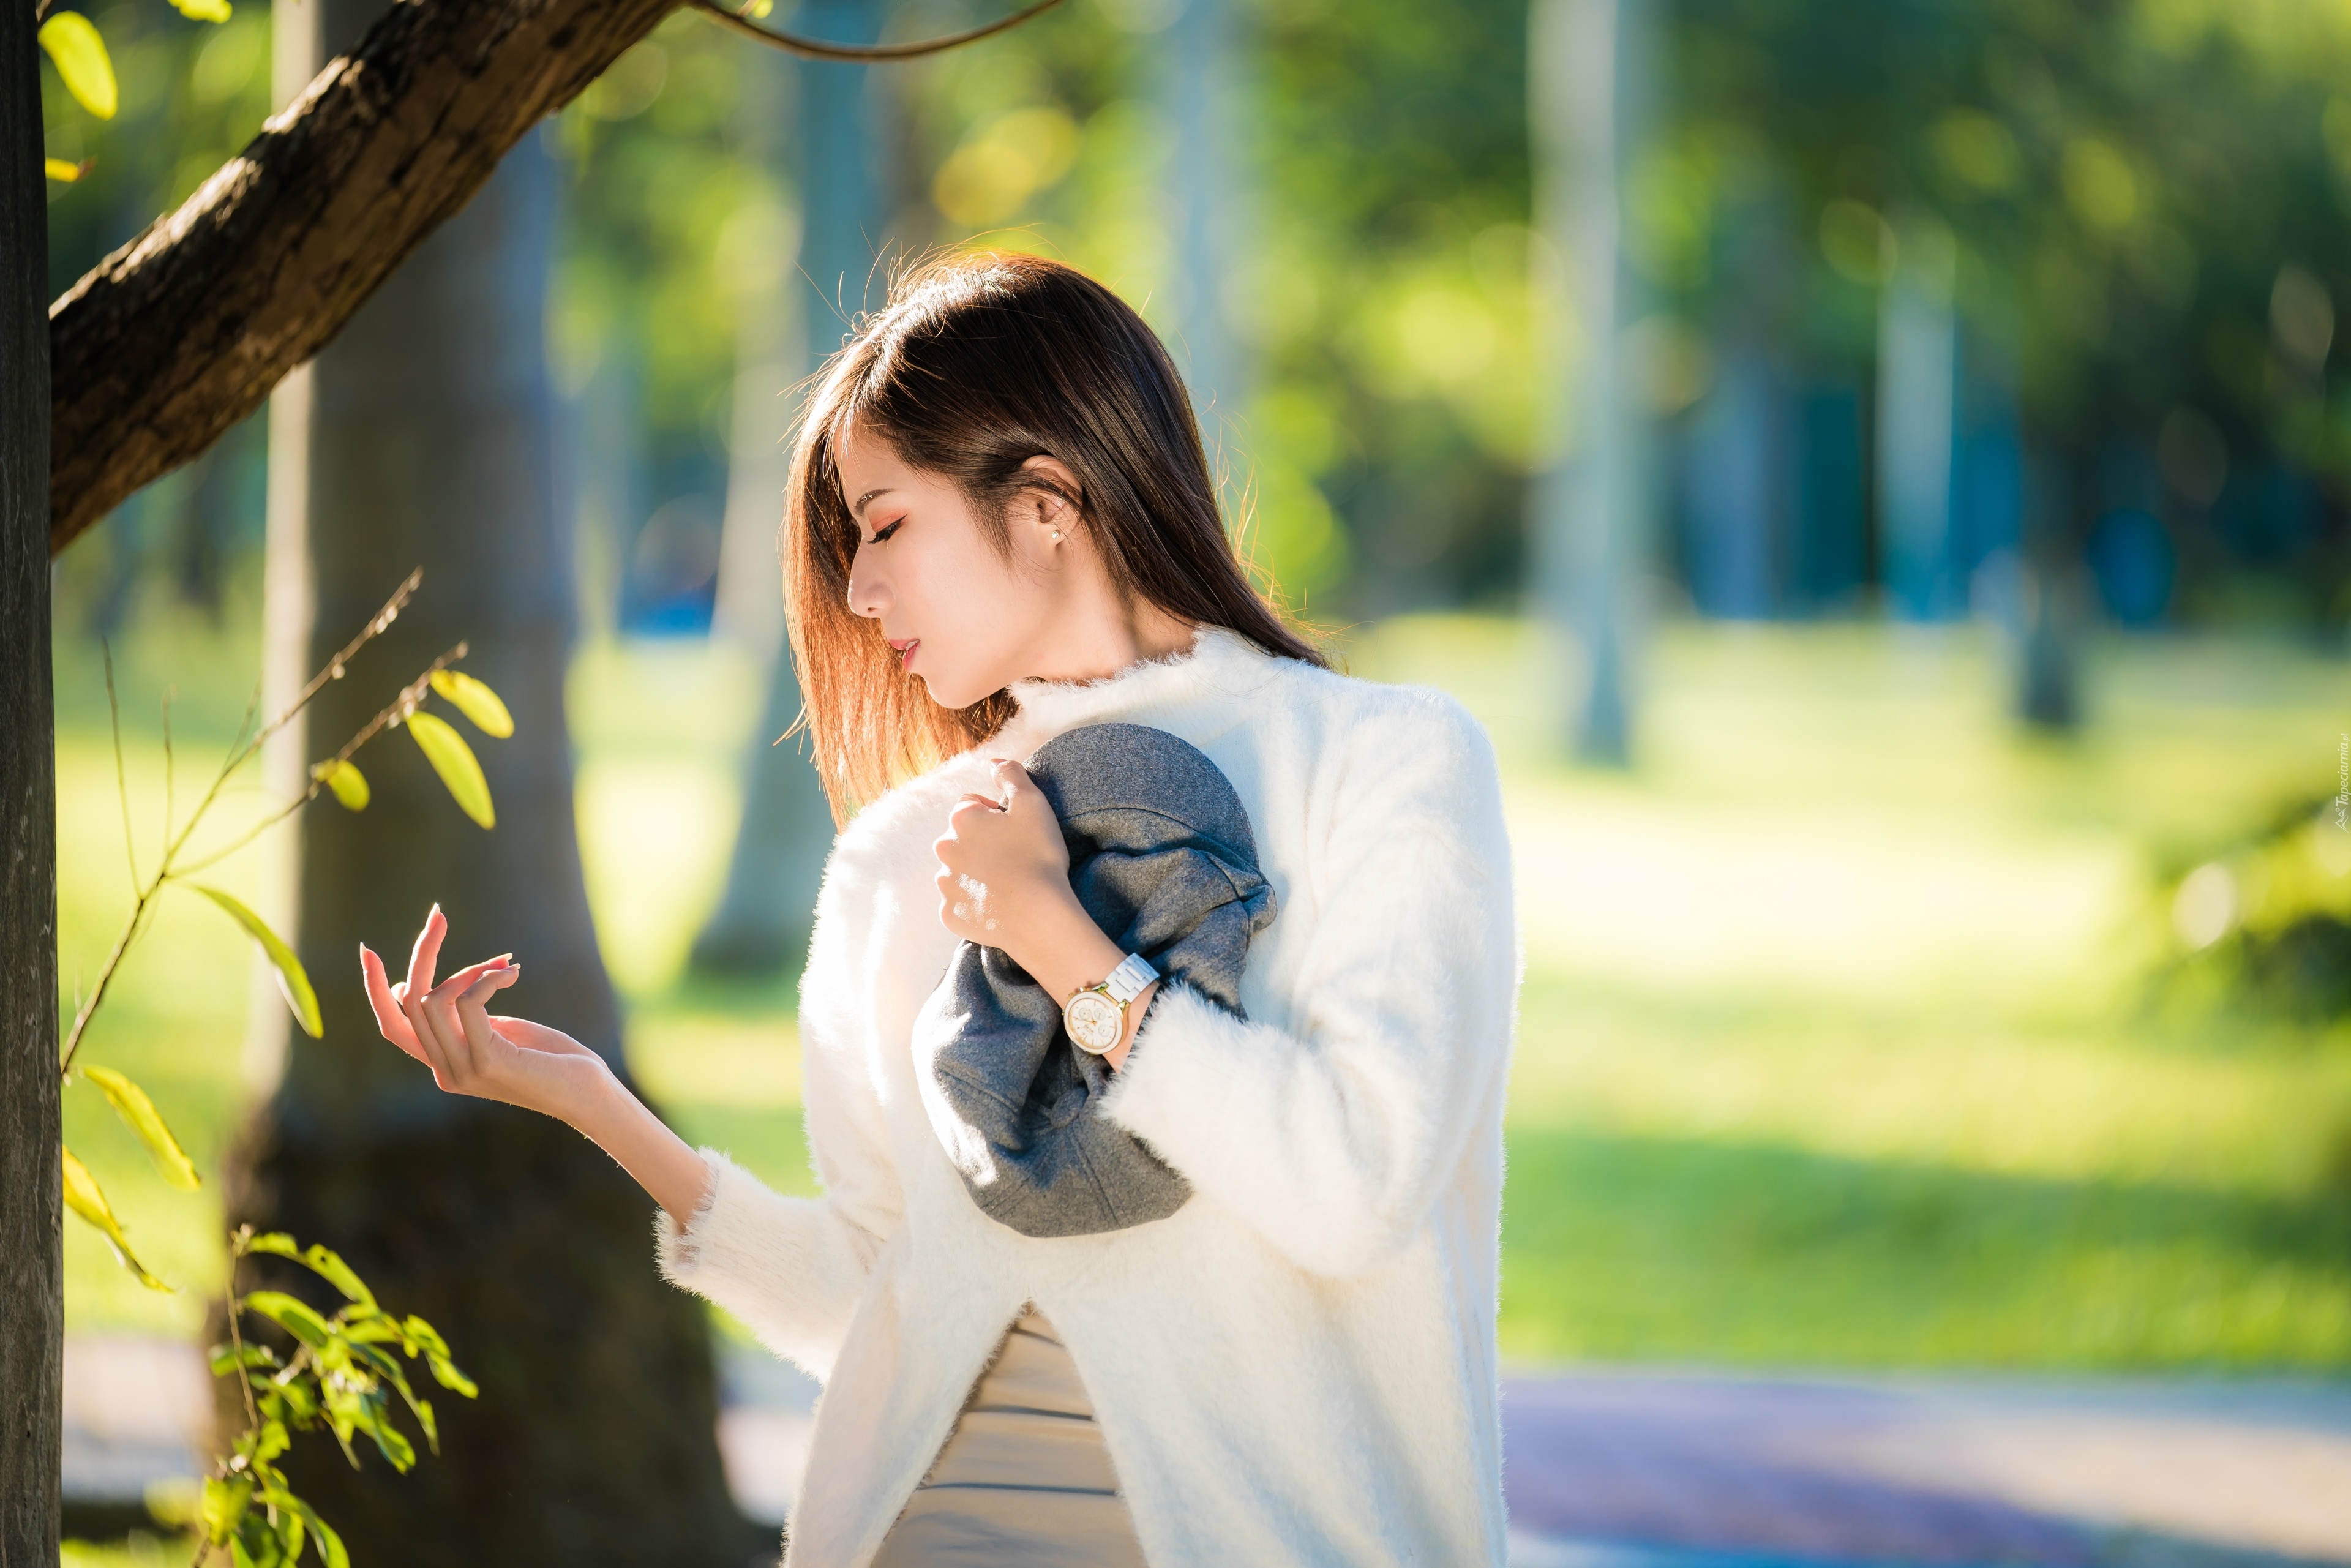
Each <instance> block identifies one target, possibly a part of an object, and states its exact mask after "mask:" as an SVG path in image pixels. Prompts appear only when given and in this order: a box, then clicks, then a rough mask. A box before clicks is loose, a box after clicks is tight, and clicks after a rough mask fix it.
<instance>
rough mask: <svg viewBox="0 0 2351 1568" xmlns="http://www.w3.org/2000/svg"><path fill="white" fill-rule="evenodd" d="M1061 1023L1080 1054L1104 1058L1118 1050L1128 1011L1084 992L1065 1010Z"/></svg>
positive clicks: (1062, 1010) (1096, 994) (1063, 1010)
mask: <svg viewBox="0 0 2351 1568" xmlns="http://www.w3.org/2000/svg"><path fill="white" fill-rule="evenodd" d="M1061 1023H1062V1026H1063V1027H1064V1028H1066V1029H1067V1030H1069V1031H1070V1039H1071V1040H1072V1041H1074V1042H1075V1043H1076V1045H1077V1047H1078V1049H1079V1050H1080V1051H1087V1052H1090V1053H1091V1054H1092V1055H1095V1056H1100V1055H1102V1053H1103V1052H1105V1051H1115V1050H1116V1049H1117V1048H1118V1040H1119V1036H1121V1035H1123V1034H1124V1033H1125V1032H1126V1009H1124V1008H1123V1007H1120V1006H1119V1005H1118V1004H1117V1003H1116V1002H1114V1001H1112V1000H1111V999H1110V998H1108V997H1106V996H1104V995H1102V993H1101V992H1100V991H1080V992H1079V993H1078V994H1077V995H1076V996H1074V997H1071V998H1070V1005H1069V1006H1067V1007H1065V1008H1063V1009H1061Z"/></svg>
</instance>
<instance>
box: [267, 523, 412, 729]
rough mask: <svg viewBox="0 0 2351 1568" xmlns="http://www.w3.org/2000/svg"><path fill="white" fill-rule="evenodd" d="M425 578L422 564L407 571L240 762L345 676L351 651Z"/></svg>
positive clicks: (391, 618)
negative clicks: (396, 585)
mask: <svg viewBox="0 0 2351 1568" xmlns="http://www.w3.org/2000/svg"><path fill="white" fill-rule="evenodd" d="M423 580H424V569H423V567H421V566H420V567H418V568H417V569H416V570H413V571H412V572H410V573H409V574H408V578H407V580H406V581H404V582H402V584H401V585H400V586H399V587H398V588H395V589H393V590H392V597H391V598H390V599H387V600H385V601H383V608H382V609H381V610H379V611H377V612H375V614H374V616H373V618H371V620H370V621H369V622H368V623H367V624H366V625H364V626H362V627H360V634H359V635H358V636H356V637H354V638H352V639H351V640H350V642H348V643H344V644H343V651H342V652H341V653H337V654H336V655H335V656H334V657H333V658H331V659H329V660H328V661H327V667H326V668H325V669H323V670H320V671H319V673H318V674H315V675H312V676H311V677H310V681H309V684H308V685H306V686H304V687H303V688H302V689H301V691H299V692H298V693H297V694H296V695H295V697H294V700H293V702H291V703H290V704H288V705H287V708H286V711H285V712H284V713H281V714H279V715H278V716H277V717H276V718H273V719H271V720H270V721H269V722H268V724H266V725H265V726H264V727H262V730H261V732H260V733H259V734H258V735H256V736H255V737H253V739H252V741H251V743H250V744H248V745H247V746H246V748H245V751H244V753H243V755H242V756H240V757H239V758H237V760H238V761H240V762H241V761H243V760H244V759H245V758H246V757H250V756H252V755H253V754H254V753H255V752H256V751H258V750H260V749H261V744H262V742H264V741H266V740H267V739H268V738H269V737H271V736H273V735H276V734H277V732H278V731H279V730H281V729H283V728H285V727H286V726H287V724H288V723H289V722H291V720H292V719H293V717H294V716H295V715H296V714H298V713H300V712H301V711H302V710H303V709H304V708H306V707H308V706H310V699H311V698H312V697H315V696H317V695H319V693H320V692H321V691H324V690H325V689H326V685H327V683H328V682H329V681H340V680H341V679H342V678H343V666H344V665H346V664H350V662H351V655H352V654H354V653H358V652H359V651H360V649H361V648H364V647H366V646H367V645H368V643H371V642H372V641H373V640H374V639H375V638H376V637H377V636H378V635H379V634H381V632H382V631H383V629H384V628H385V627H387V626H389V625H391V624H392V622H395V621H397V620H399V619H400V612H402V610H405V609H406V608H407V607H408V601H409V600H410V598H411V597H413V595H414V594H415V592H416V587H417V584H419V583H421V582H423Z"/></svg>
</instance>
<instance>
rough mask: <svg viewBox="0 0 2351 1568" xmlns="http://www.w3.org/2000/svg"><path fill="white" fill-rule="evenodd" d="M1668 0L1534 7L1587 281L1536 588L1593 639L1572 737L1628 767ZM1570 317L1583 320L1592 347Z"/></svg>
mask: <svg viewBox="0 0 2351 1568" xmlns="http://www.w3.org/2000/svg"><path fill="white" fill-rule="evenodd" d="M1654 6H1655V0H1538V4H1536V5H1534V7H1533V8H1532V9H1531V11H1530V12H1529V14H1528V29H1529V37H1528V49H1527V56H1528V69H1529V73H1530V75H1529V83H1528V89H1529V90H1528V111H1529V119H1530V120H1531V127H1532V131H1533V143H1534V168H1535V210H1536V214H1537V217H1536V221H1537V224H1538V226H1540V227H1541V230H1542V231H1543V233H1544V234H1545V235H1548V236H1549V237H1550V239H1551V240H1552V245H1553V246H1554V247H1555V248H1556V251H1557V253H1558V254H1559V255H1560V256H1563V257H1566V258H1567V259H1568V264H1569V271H1570V274H1571V282H1570V285H1569V286H1570V287H1572V288H1573V300H1572V301H1569V300H1562V301H1561V308H1558V309H1557V310H1556V318H1555V319H1556V320H1557V321H1558V322H1559V323H1560V325H1559V327H1558V328H1556V329H1554V335H1553V338H1552V343H1551V355H1550V357H1551V361H1552V366H1551V370H1550V372H1549V373H1550V374H1552V375H1553V376H1556V377H1558V378H1560V380H1561V382H1562V383H1563V384H1562V386H1561V387H1560V388H1559V392H1558V395H1557V396H1556V397H1555V398H1554V399H1553V400H1552V401H1553V406H1554V407H1555V408H1556V409H1557V411H1558V413H1557V415H1556V417H1557V418H1558V419H1559V421H1560V422H1561V423H1560V426H1559V430H1558V445H1559V446H1560V448H1561V449H1562V451H1563V452H1564V453H1565V455H1564V457H1563V458H1562V459H1561V460H1559V461H1558V462H1557V463H1556V464H1555V465H1554V466H1553V467H1552V469H1551V470H1550V471H1549V472H1548V473H1545V474H1542V475H1540V476H1537V478H1536V481H1535V483H1534V485H1533V486H1531V488H1530V492H1529V493H1530V496H1531V501H1532V507H1533V517H1531V526H1530V528H1529V535H1530V539H1529V544H1530V551H1529V553H1530V554H1531V557H1532V560H1533V567H1534V570H1533V573H1532V577H1533V581H1532V584H1531V588H1532V594H1531V597H1532V599H1533V601H1534V608H1535V609H1536V610H1537V612H1539V613H1540V614H1541V617H1542V618H1543V619H1545V620H1547V621H1549V622H1551V623H1552V625H1553V626H1554V627H1555V628H1556V629H1557V630H1558V631H1559V632H1561V633H1562V643H1568V642H1571V641H1572V642H1573V644H1574V645H1576V646H1578V647H1580V648H1581V650H1582V652H1583V667H1582V670H1581V671H1580V672H1579V673H1578V674H1577V676H1576V685H1577V686H1578V687H1579V690H1578V694H1577V701H1576V703H1575V711H1574V713H1573V716H1572V717H1571V719H1570V722H1569V726H1568V738H1569V743H1570V745H1571V746H1572V747H1573V750H1574V753H1575V755H1576V756H1577V758H1580V759H1582V760H1583V761H1585V762H1588V763H1592V764H1594V765H1596V766H1602V767H1616V768H1621V767H1624V766H1625V764H1626V763H1627V761H1628V760H1629V758H1630V755H1631V750H1632V746H1633V735H1632V731H1633V703H1634V690H1635V655H1636V654H1637V653H1638V651H1639V645H1640V641H1641V637H1642V633H1643V629H1644V616H1643V612H1642V606H1641V604H1640V601H1639V597H1638V594H1639V590H1638V581H1639V576H1640V573H1641V571H1642V570H1643V568H1644V567H1645V566H1646V563H1647V559H1648V553H1649V549H1650V544H1649V538H1650V516H1651V510H1652V508H1653V507H1654V505H1655V483H1656V482H1655V476H1654V474H1653V472H1652V468H1651V464H1652V456H1653V451H1652V444H1653V441H1654V432H1653V431H1652V430H1651V428H1650V421H1649V419H1648V418H1647V416H1646V410H1645V409H1644V407H1643V404H1642V401H1641V398H1640V395H1639V392H1638V388H1637V387H1636V385H1635V377H1634V373H1633V371H1634V367H1633V366H1632V365H1631V364H1630V362H1629V359H1628V356H1627V355H1626V353H1625V342H1624V339H1625V329H1626V328H1627V327H1629V326H1630V325H1631V324H1632V323H1633V321H1634V320H1635V319H1637V318H1638V317H1639V315H1640V307H1639V302H1638V298H1637V295H1638V291H1639V277H1638V274H1637V272H1636V270H1635V268H1634V267H1633V266H1632V264H1631V261H1630V259H1629V257H1628V256H1626V254H1625V245H1624V236H1623V235H1622V233H1621V229H1622V224H1623V214H1624V211H1625V195H1624V192H1625V187H1626V184H1627V182H1628V180H1629V178H1630V172H1631V170H1632V167H1633V164H1634V162H1635V159H1636V157H1637V155H1638V153H1639V152H1640V150H1641V147H1642V145H1643V142H1644V141H1645V139H1646V135H1647V125H1648V120H1649V116H1650V113H1651V109H1652V105H1651V103H1650V96H1651V95H1650V86H1651V81H1650V78H1651V71H1652V57H1653V49H1654V45H1653V42H1652V39H1651V37H1650V34H1651V32H1652V30H1653V28H1654V27H1655V26H1656V21H1655V18H1654V16H1653V15H1652V12H1653V10H1654ZM1537 281H1538V283H1539V285H1540V284H1541V283H1542V282H1543V280H1541V279H1538V280H1537ZM1552 287H1557V286H1556V285H1552ZM1570 323H1581V324H1582V330H1581V334H1580V335H1581V337H1582V339H1583V347H1582V349H1581V350H1575V349H1574V348H1573V346H1572V344H1571V340H1570V338H1569V335H1568V332H1567V330H1566V329H1565V328H1566V326H1567V324H1570ZM1579 353H1580V356H1581V357H1580V362H1579ZM1562 684H1565V683H1562Z"/></svg>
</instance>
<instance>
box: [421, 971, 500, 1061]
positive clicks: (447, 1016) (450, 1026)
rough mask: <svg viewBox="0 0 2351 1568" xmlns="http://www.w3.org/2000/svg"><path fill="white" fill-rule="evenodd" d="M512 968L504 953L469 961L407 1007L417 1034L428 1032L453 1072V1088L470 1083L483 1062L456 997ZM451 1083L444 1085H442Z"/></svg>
mask: <svg viewBox="0 0 2351 1568" xmlns="http://www.w3.org/2000/svg"><path fill="white" fill-rule="evenodd" d="M509 967H512V966H510V965H509V964H508V963H507V958H506V956H499V957H496V958H490V959H486V960H485V961H484V962H482V963H479V964H468V965H466V966H465V967H464V968H462V969H460V970H458V971H457V972H456V973H455V974H454V975H452V976H450V977H448V978H447V979H445V980H444V981H442V982H441V983H440V984H439V985H437V986H435V987H434V988H432V989H431V990H430V991H427V992H425V993H424V995H423V997H421V998H417V999H416V1000H414V1001H413V1002H412V1003H411V1004H410V1006H409V1009H408V1015H409V1018H410V1019H411V1020H412V1021H413V1023H414V1024H415V1026H416V1032H417V1034H418V1036H419V1037H420V1038H421V1037H423V1036H424V1035H425V1034H426V1033H427V1031H430V1033H431V1036H432V1039H433V1042H434V1044H435V1045H437V1046H438V1047H439V1048H440V1050H439V1053H438V1055H439V1061H440V1062H441V1063H444V1064H445V1065H446V1067H447V1068H448V1070H449V1071H450V1072H451V1073H452V1074H454V1075H455V1085H454V1086H455V1087H459V1088H464V1087H465V1086H466V1085H467V1084H469V1083H470V1082H471V1081H472V1079H473V1078H474V1076H475V1073H476V1072H477V1071H479V1069H480V1067H481V1065H482V1062H481V1059H480V1057H479V1056H478V1055H477V1054H476V1052H475V1049H474V1047H475V1043H476V1041H475V1039H474V1038H473V1037H472V1036H470V1035H469V1034H468V1033H467V1032H466V1030H465V1022H464V1020H463V1019H460V1018H459V1017H458V1016H457V998H459V997H461V996H463V995H465V992H466V991H468V990H469V989H471V988H473V987H475V985H477V984H479V983H480V981H481V979H482V977H483V976H485V975H488V974H493V973H498V972H502V971H503V970H504V969H507V968H509ZM452 1086H453V1085H451V1084H444V1085H443V1087H444V1088H447V1087H452Z"/></svg>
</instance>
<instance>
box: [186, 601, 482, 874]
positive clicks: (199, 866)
mask: <svg viewBox="0 0 2351 1568" xmlns="http://www.w3.org/2000/svg"><path fill="white" fill-rule="evenodd" d="M464 657H465V643H458V644H457V645H456V646H455V647H454V648H452V649H450V650H449V651H448V652H447V653H444V654H442V655H441V656H440V657H439V658H437V659H435V660H434V661H433V663H432V664H429V665H427V666H426V667H425V670H424V673H423V674H421V675H419V676H417V677H416V679H414V680H413V681H411V682H410V683H409V684H408V685H405V686H402V688H401V691H400V695H398V696H396V697H394V698H392V701H391V702H389V703H387V704H386V705H384V706H383V708H382V710H381V712H379V713H378V714H377V715H376V716H374V717H373V718H371V719H370V720H368V722H367V725H366V727H364V728H362V729H361V730H360V732H359V733H358V734H357V735H355V736H353V737H351V738H350V741H349V742H347V743H346V744H345V745H344V747H343V748H342V749H341V750H340V751H338V752H336V753H335V755H334V756H332V757H330V758H328V759H327V760H326V761H324V762H321V763H318V764H316V765H314V766H313V767H312V768H311V769H310V787H309V788H308V789H305V790H304V791H302V793H301V794H299V795H298V796H296V797H295V798H294V799H293V800H288V801H287V802H286V803H285V804H284V805H283V806H280V807H279V808H278V809H277V810H275V811H273V812H271V813H270V814H269V815H268V816H266V817H264V818H263V819H262V820H261V821H258V822H256V823H255V824H254V825H253V827H252V828H250V829H248V830H247V831H246V833H245V835H244V836H243V837H241V838H236V839H232V840H231V841H229V842H228V843H226V844H225V845H224V846H222V847H221V848H219V849H217V850H214V852H212V853H210V854H208V855H206V856H204V859H202V860H199V861H191V862H188V863H187V864H186V865H183V866H178V867H177V868H176V869H175V870H174V871H173V872H172V874H173V875H174V876H188V875H192V874H193V873H196V872H200V871H203V870H204V868H205V867H207V866H210V865H214V864H217V863H218V862H221V861H224V860H226V859H227V858H228V857H229V856H231V855H233V854H235V853H236V852H237V851H239V850H241V849H243V848H245V846H246V845H247V844H249V843H251V842H253V841H254V840H256V839H257V838H259V837H260V836H261V835H262V834H264V833H266V832H267V831H269V830H270V829H272V828H274V827H276V826H277V824H278V823H280V822H282V821H285V820H286V819H287V818H288V817H290V816H292V815H293V814H294V813H295V812H297V811H298V810H301V809H302V808H303V807H305V806H307V805H308V804H309V803H310V802H311V801H313V800H317V799H318V798H319V790H321V789H325V788H326V787H327V775H328V773H329V771H331V770H332V769H333V768H334V766H335V764H337V763H339V762H349V761H350V759H351V758H352V756H353V754H355V753H356V752H357V751H358V750H359V748H360V747H362V746H365V745H366V744H367V743H368V742H369V741H371V740H373V739H374V738H375V737H377V736H379V735H381V734H382V733H383V732H384V730H385V728H386V727H389V726H391V725H393V724H397V723H399V722H401V721H402V720H404V719H406V718H407V717H408V716H409V715H411V714H413V713H414V712H415V711H416V710H417V709H418V708H419V707H422V706H423V704H424V697H425V694H426V693H427V692H429V691H431V690H432V687H433V677H434V676H435V675H437V674H440V673H441V672H442V671H444V670H445V669H447V668H448V667H449V666H450V665H452V664H455V663H456V662H457V661H458V660H460V659H462V658H464ZM173 847H174V848H175V849H176V848H177V846H176V845H175V846H173Z"/></svg>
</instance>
